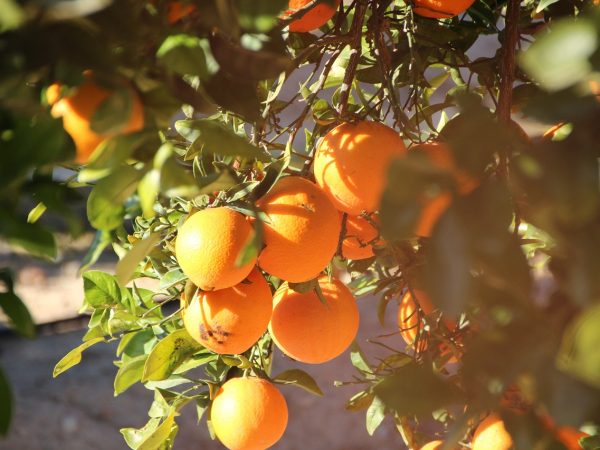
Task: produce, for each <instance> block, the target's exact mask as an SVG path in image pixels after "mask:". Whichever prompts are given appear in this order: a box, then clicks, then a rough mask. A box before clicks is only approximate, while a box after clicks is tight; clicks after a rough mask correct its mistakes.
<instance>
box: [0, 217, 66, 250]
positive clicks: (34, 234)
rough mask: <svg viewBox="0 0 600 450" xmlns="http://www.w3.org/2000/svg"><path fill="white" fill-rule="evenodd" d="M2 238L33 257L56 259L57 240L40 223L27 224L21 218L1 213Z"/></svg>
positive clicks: (0, 233) (0, 230)
mask: <svg viewBox="0 0 600 450" xmlns="http://www.w3.org/2000/svg"><path fill="white" fill-rule="evenodd" d="M0 236H1V237H3V238H4V239H6V241H7V242H8V243H9V244H10V245H11V246H14V247H17V248H20V249H22V250H25V251H27V252H28V253H29V254H31V255H32V256H36V257H38V258H44V259H55V258H56V255H57V252H58V250H57V248H56V239H55V238H54V235H53V234H52V233H51V232H49V231H48V230H47V229H45V228H44V227H43V226H42V225H40V224H39V223H27V222H26V221H25V220H24V219H21V218H20V217H19V216H16V215H12V214H10V213H8V212H6V211H0Z"/></svg>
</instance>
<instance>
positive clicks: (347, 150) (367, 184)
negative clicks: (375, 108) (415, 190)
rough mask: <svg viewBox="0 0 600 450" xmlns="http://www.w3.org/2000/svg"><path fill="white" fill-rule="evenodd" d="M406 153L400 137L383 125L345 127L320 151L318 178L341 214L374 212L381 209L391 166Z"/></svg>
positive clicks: (325, 141) (324, 142)
mask: <svg viewBox="0 0 600 450" xmlns="http://www.w3.org/2000/svg"><path fill="white" fill-rule="evenodd" d="M405 150H406V148H405V146H404V142H403V141H402V139H401V138H400V135H399V134H398V133H396V132H395V131H394V130H393V129H391V128H389V127H387V126H385V125H383V124H381V123H378V122H369V121H361V122H356V123H343V124H341V125H338V126H337V127H335V128H334V129H333V130H331V131H330V132H329V133H327V134H326V135H325V137H324V138H323V140H322V141H321V142H320V144H319V146H318V147H317V153H316V155H315V160H314V171H315V178H316V180H317V183H318V184H319V186H321V187H322V188H323V190H324V191H325V193H326V194H327V195H328V196H329V199H330V200H331V201H332V202H333V204H334V206H335V207H336V208H337V209H339V210H340V211H343V212H345V213H348V214H350V215H352V216H357V215H359V214H360V213H361V212H362V211H367V212H373V211H375V210H376V209H377V208H378V207H379V200H380V198H381V194H382V193H383V189H384V188H385V184H386V177H387V169H388V166H389V165H390V162H391V161H392V159H393V158H394V157H395V156H398V155H401V154H402V153H404V151H405Z"/></svg>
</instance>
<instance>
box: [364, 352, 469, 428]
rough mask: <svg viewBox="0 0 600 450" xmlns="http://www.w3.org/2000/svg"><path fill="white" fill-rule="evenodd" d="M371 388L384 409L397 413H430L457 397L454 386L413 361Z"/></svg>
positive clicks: (454, 400)
mask: <svg viewBox="0 0 600 450" xmlns="http://www.w3.org/2000/svg"><path fill="white" fill-rule="evenodd" d="M373 391H374V392H375V395H377V397H379V398H380V399H381V401H382V402H383V403H384V404H385V406H386V407H387V408H388V409H391V410H393V411H395V412H396V413H397V414H398V415H400V416H404V415H412V414H415V415H421V414H430V413H431V412H433V411H435V410H436V409H438V408H441V407H443V406H447V405H449V404H452V403H454V402H456V401H457V400H458V395H457V393H456V392H455V388H453V387H452V386H451V385H450V384H448V383H446V382H445V381H443V380H442V379H441V378H439V377H438V376H437V375H436V374H434V373H433V372H432V371H431V368H427V367H425V366H418V365H417V364H414V363H413V364H408V365H405V366H404V367H401V368H399V369H398V370H396V372H395V373H394V374H393V375H391V376H389V377H386V378H384V379H383V380H382V381H380V382H379V383H377V384H376V385H375V386H374V387H373Z"/></svg>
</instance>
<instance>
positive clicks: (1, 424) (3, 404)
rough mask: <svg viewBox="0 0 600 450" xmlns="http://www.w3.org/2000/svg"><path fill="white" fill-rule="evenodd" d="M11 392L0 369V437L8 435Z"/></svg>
mask: <svg viewBox="0 0 600 450" xmlns="http://www.w3.org/2000/svg"><path fill="white" fill-rule="evenodd" d="M12 402H13V398H12V392H11V390H10V385H9V384H8V380H7V379H6V375H4V371H3V370H2V367H0V436H6V435H7V434H8V428H9V426H10V421H11V417H12Z"/></svg>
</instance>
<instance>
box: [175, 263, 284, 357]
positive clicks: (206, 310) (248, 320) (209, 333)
mask: <svg viewBox="0 0 600 450" xmlns="http://www.w3.org/2000/svg"><path fill="white" fill-rule="evenodd" d="M272 309H273V295H272V294H271V289H270V288H269V285H268V284H267V281H266V280H265V278H264V277H263V276H262V274H261V273H260V272H259V271H258V270H257V269H254V270H253V271H252V272H251V273H250V275H249V276H248V278H247V279H246V280H245V281H242V282H241V283H240V284H237V285H236V286H233V287H231V288H227V289H220V290H218V291H211V292H203V291H199V292H198V295H196V296H195V297H194V298H193V299H192V301H191V302H190V303H189V305H188V306H187V308H186V309H185V310H184V311H183V312H182V317H183V324H184V325H185V328H186V329H187V330H188V332H189V333H190V335H191V336H192V337H193V338H194V339H196V340H197V341H198V342H200V343H201V344H202V345H204V346H205V347H207V348H209V349H211V350H212V351H214V352H216V353H221V354H223V353H225V354H236V353H242V352H245V351H246V350H248V349H249V348H250V347H252V346H253V345H254V344H255V343H256V341H258V339H259V338H260V337H261V336H262V335H263V333H264V332H265V331H267V326H268V325H269V320H270V319H271V311H272Z"/></svg>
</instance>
